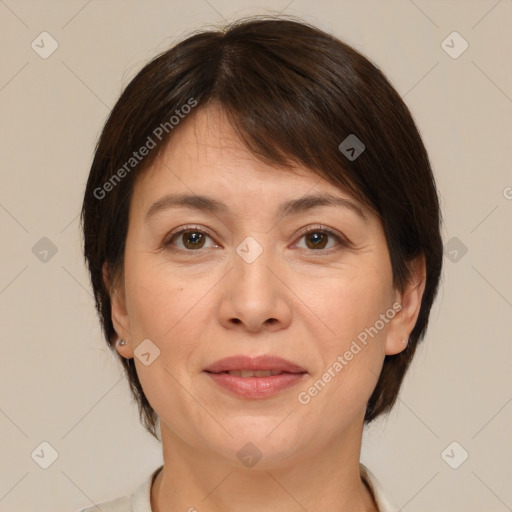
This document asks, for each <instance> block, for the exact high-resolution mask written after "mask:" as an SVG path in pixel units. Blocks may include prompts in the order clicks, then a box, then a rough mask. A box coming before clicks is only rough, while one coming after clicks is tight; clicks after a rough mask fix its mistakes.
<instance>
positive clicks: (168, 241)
mask: <svg viewBox="0 0 512 512" xmlns="http://www.w3.org/2000/svg"><path fill="white" fill-rule="evenodd" d="M183 233H201V234H204V235H207V236H209V237H210V238H211V239H213V237H212V235H210V234H209V233H208V232H207V231H205V230H204V229H202V228H200V227H199V226H183V227H181V228H180V229H179V230H178V231H173V232H172V233H170V234H169V235H168V236H167V237H166V238H165V240H164V243H163V247H164V248H168V249H169V248H170V249H171V250H174V251H179V252H187V253H194V252H200V251H201V249H181V248H171V246H172V241H173V240H174V239H175V238H178V237H179V235H182V234H183ZM311 233H322V234H325V235H328V236H331V237H332V238H334V239H335V240H336V242H337V243H338V245H339V246H341V247H349V246H350V242H349V241H348V240H347V239H345V238H344V237H342V236H340V235H338V234H337V233H336V232H334V231H332V230H331V229H329V228H326V227H324V226H321V225H318V226H314V227H312V228H306V229H305V230H303V231H301V232H300V233H299V240H300V239H301V238H303V237H304V236H306V235H309V234H311ZM305 250H306V251H307V252H309V253H321V254H320V255H324V254H331V253H332V252H335V251H337V250H339V247H331V248H330V249H325V250H323V249H305Z"/></svg>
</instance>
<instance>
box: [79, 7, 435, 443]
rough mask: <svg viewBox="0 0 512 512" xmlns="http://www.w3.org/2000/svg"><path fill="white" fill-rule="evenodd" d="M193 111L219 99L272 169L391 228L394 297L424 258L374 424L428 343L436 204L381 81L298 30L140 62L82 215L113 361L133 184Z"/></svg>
mask: <svg viewBox="0 0 512 512" xmlns="http://www.w3.org/2000/svg"><path fill="white" fill-rule="evenodd" d="M191 101H192V102H193V103H194V102H195V103H194V105H195V111H197V110H198V109H199V108H203V107H205V106H207V105H208V104H209V103H210V102H214V101H215V102H217V103H219V104H220V105H221V106H222V107H223V109H224V111H225V112H226V113H227V115H228V116H229V119H230V122H231V123H232V125H233V127H234V129H235V130H236V131H237V133H238V135H239V136H240V138H241V140H242V141H243V142H244V143H245V144H246V146H247V147H248V149H249V150H251V151H252V152H253V153H254V154H255V155H256V156H257V157H258V158H260V159H261V160H263V161H264V162H266V163H270V164H272V165H275V166H282V168H291V167H292V166H293V165H302V166H305V167H307V168H309V169H311V170H313V171H314V172H316V173H317V174H318V175H319V176H321V177H322V178H324V179H326V180H328V181H329V182H330V183H332V184H334V185H335V186H337V187H339V188H341V189H343V190H345V191H347V192H349V193H351V194H352V195H353V196H354V197H356V198H357V199H359V200H360V201H362V202H363V203H364V204H366V205H367V206H368V207H369V208H371V210H372V211H374V212H375V213H376V214H377V215H378V216H379V217H380V219H381V222H382V226H383V229H384V233H385V236H386V240H387V244H388V249H389V254H390V260H391V265H392V270H393V284H394V286H395V288H397V289H399V290H401V291H402V290H403V287H404V285H405V284H406V282H407V279H408V277H409V275H410V274H409V266H408V263H409V262H410V261H411V260H412V259H413V258H415V257H416V256H418V255H421V254H423V255H424V256H425V262H426V285H425V290H424V294H423V297H422V303H421V308H420V312H419V316H418V319H417V322H416V324H415V327H414V329H413V331H412V332H411V335H410V338H409V344H408V345H407V348H406V349H405V350H404V351H403V352H400V353H398V354H396V355H391V356H386V357H385V361H384V365H383V368H382V371H381V374H380V377H379V380H378V382H377V385H376V387H375V390H374V391H373V394H372V395H371V397H370V400H369V402H368V404H367V410H366V415H365V421H366V422H370V421H372V420H373V419H374V418H376V417H377V416H378V415H380V414H382V413H383V412H386V411H388V410H389V409H391V407H392V406H393V404H394V403H395V401H396V399H397V395H398V392H399V389H400V385H401V383H402V380H403V378H404V375H405V372H406V371H407V368H408V367H409V364H410V362H411V360H412V357H413V355H414V353H415V350H416V346H417V343H418V341H420V340H422V339H423V337H424V335H425V331H426V327H427V323H428V318H429V313H430V309H431V307H432V303H433V301H434V299H435V296H436V293H437V289H438V284H439V279H440V274H441V267H442V252H443V248H442V241H441V235H440V224H441V213H440V209H439V201H438V196H437V191H436V185H435V181H434V177H433V174H432V170H431V166H430V162H429V158H428V155H427V152H426V149H425V147H424V145H423V142H422V140H421V137H420V134H419V132H418V129H417V127H416V125H415V123H414V120H413V118H412V115H411V113H410V112H409V110H408V108H407V106H406V105H405V104H404V102H403V101H402V99H401V97H400V96H399V94H398V93H397V92H396V91H395V89H394V88H393V87H392V85H391V84H390V83H389V81H388V80H387V79H386V77H385V76H384V74H383V73H382V72H381V71H380V70H379V69H378V68H377V67H376V66H375V65H374V64H372V63H371V62H370V61H369V60H368V59H367V58H366V57H364V56H363V55H362V54H361V53H359V52H357V51H356V50H354V49H353V48H351V47H350V46H348V45H347V44H345V43H343V42H342V41H340V40H339V39H337V38H335V37H333V36H332V35H329V34H327V33H325V32H323V31H321V30H319V29H318V28H315V27H313V26H311V25H309V24H307V23H304V22H302V21H300V20H299V21H297V20H295V19H289V17H277V18H275V17H261V16H260V17H256V18H249V19H242V20H238V21H237V22H234V23H232V24H230V25H228V26H226V27H223V28H221V29H219V30H204V31H200V32H197V33H194V34H193V35H191V36H189V37H188V38H187V39H185V40H183V41H182V42H180V43H179V44H177V45H175V46H173V47H172V48H170V49H169V50H167V51H165V52H164V53H162V54H160V55H158V56H157V57H155V58H154V59H153V60H151V61H150V62H149V63H148V64H147V65H145V66H144V68H143V69H142V70H141V71H140V72H139V73H138V74H137V75H136V76H135V78H134V79H133V80H132V81H131V82H130V83H129V84H128V86H127V87H126V88H125V90H124V91H123V93H122V95H121V97H120V98H119V100H118V101H117V103H116V105H115V106H114V108H113V110H112V112H111V114H110V116H109V118H108V120H107V122H106V124H105V126H104V128H103V131H102V133H101V136H100V138H99V141H98V144H97V146H96V151H95V156H94V161H93V163H92V167H91V170H90V175H89V179H88V182H87V187H86V190H85V196H84V201H83V207H82V217H81V220H82V227H83V234H84V255H85V259H86V262H87V264H88V269H89V272H90V275H91V281H92V286H93V290H94V295H95V300H96V307H97V309H98V312H99V315H100V319H101V322H102V326H103V331H104V334H105V338H106V340H107V343H108V344H109V346H110V347H111V348H112V349H113V350H114V351H115V349H114V344H115V341H116V333H115V330H114V326H113V323H112V318H111V303H110V290H109V289H107V286H106V284H105V283H104V280H103V276H102V267H103V264H104V263H106V264H107V265H108V268H109V269H110V270H111V276H114V277H115V276H117V277H116V279H117V278H119V276H121V275H122V270H123V256H124V248H125V240H126V236H127V229H128V212H129V207H130V200H131V195H132V191H133V187H134V183H135V180H136V178H137V176H140V173H141V172H142V171H143V170H144V169H147V168H149V167H150V166H151V164H152V162H154V159H155V158H156V157H157V155H158V154H160V153H161V150H162V149H163V148H165V146H166V143H167V142H168V141H169V139H170V137H171V136H172V134H173V128H172V126H171V125H172V124H173V122H172V121H170V120H171V117H172V116H175V117H176V115H175V114H177V113H178V112H176V111H179V109H180V108H182V106H184V105H187V104H189V105H190V104H191ZM157 127H160V131H157V132H156V133H158V134H159V137H156V136H155V130H156V129H157ZM176 129H179V125H177V127H176V128H175V129H174V131H175V130H176ZM164 132H165V133H164ZM351 135H352V136H354V135H355V136H356V137H357V139H359V140H360V141H362V143H363V144H364V151H363V152H362V153H361V154H360V155H359V156H358V157H357V158H349V157H350V156H351V155H353V154H354V151H352V153H351V154H347V153H346V152H345V153H344V152H343V151H341V150H340V149H339V146H340V143H342V141H344V140H346V138H347V137H348V136H351ZM149 138H151V140H152V142H153V143H155V145H156V146H157V147H155V148H154V149H152V150H151V151H150V152H149V153H148V154H147V156H145V157H144V158H143V159H141V161H140V162H139V161H137V162H134V161H130V158H133V152H134V151H136V150H138V149H139V148H141V147H142V146H144V145H147V144H148V140H149ZM155 139H157V140H156V141H155ZM127 162H131V164H133V165H131V167H130V166H127V165H126V163H127ZM122 169H124V171H122ZM120 359H121V361H122V364H123V366H124V369H125V371H126V374H127V376H128V379H129V382H130V387H131V390H132V393H133V395H134V397H135V399H136V401H137V404H138V406H139V412H140V417H141V420H142V422H143V424H144V426H145V427H146V428H147V429H148V431H149V432H150V433H151V434H152V435H154V436H155V437H156V436H157V435H156V432H155V426H156V421H157V419H158V417H157V414H156V412H155V411H154V410H153V408H152V407H151V405H150V404H149V402H148V400H147V398H146V396H145V395H144V392H143V390H142V387H141V384H140V382H139V379H138V376H137V372H136V369H135V364H134V361H133V359H125V358H122V357H120Z"/></svg>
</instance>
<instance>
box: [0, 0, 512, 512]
mask: <svg viewBox="0 0 512 512" xmlns="http://www.w3.org/2000/svg"><path fill="white" fill-rule="evenodd" d="M279 12H283V13H285V14H289V15H295V16H298V17H300V18H302V19H304V20H306V21H308V22H311V23H313V24H315V25H317V26H318V27H319V28H322V29H324V30H326V31H328V32H331V33H333V34H334V35H336V36H338V37H340V38H341V39H343V40H344V41H346V42H348V43H349V44H351V45H353V46H354V47H355V48H356V49H358V50H359V51H361V52H363V53H364V54H365V55H366V56H367V57H369V58H370V59H371V60H372V61H373V62H374V63H375V64H377V65H378V66H379V67H380V68H381V69H382V70H383V71H384V73H385V74H386V76H387V77H388V78H389V79H390V81H391V83H392V84H393V85H394V87H395V88H396V89H397V91H398V92H399V93H400V94H401V96H402V97H403V98H404V100H405V101H406V103H407V105H408V106H409V107H410V109H411V112H412V113H413V116H414V118H415V120H416V122H417V124H418V126H419V129H420V132H421V134H422V137H423V139H424V142H425V145H426V147H427V149H428V151H429V154H430V158H431V162H432V165H433V168H434V172H435V175H436V179H437V183H438V186H439V190H440V195H441V202H442V209H443V215H444V224H443V239H444V242H445V244H446V245H445V258H444V271H443V278H442V283H441V287H440V292H439V295H438V298H437V300H436V303H435V305H434V308H433V310H432V314H431V321H430V326H429V330H428V333H427V336H426V338H425V340H424V342H423V343H422V345H421V347H420V348H419V351H418V354H417V356H416V359H415V360H414V362H413V365H412V366H411V368H410V371H409V373H408V374H407V377H406V380H405V382H404V386H403V388H402V392H401V394H400V397H399V400H398V402H397V405H396V407H395V409H394V410H393V411H392V412H391V414H390V415H389V416H388V417H387V418H385V419H382V420H379V421H377V422H376V423H375V424H373V425H372V426H371V427H370V428H369V429H368V430H366V431H365V434H364V440H363V442H364V444H363V450H362V461H363V462H364V463H365V464H366V465H367V466H368V467H369V468H370V469H371V470H372V471H373V472H374V473H375V475H376V476H377V478H378V479H379V480H380V482H381V484H382V485H383V487H384V489H385V492H386V494H387V495H388V496H389V498H390V499H391V500H392V501H393V502H394V503H396V506H397V510H398V509H402V510H404V511H405V512H431V511H432V510H442V511H445V512H446V511H453V512H455V511H464V512H477V511H478V512H483V511H485V512H492V511H496V512H501V511H506V510H512V486H511V485H510V483H511V481H512V456H511V455H512V441H511V439H512V436H510V432H512V386H511V383H512V373H511V371H510V364H511V362H512V339H511V338H512V337H511V331H512V272H511V268H510V262H511V261H512V258H511V255H512V229H511V220H512V172H511V161H512V150H511V145H512V144H511V142H512V138H511V132H512V130H511V127H512V116H511V114H512V71H511V65H510V64H511V61H510V55H511V54H512V37H511V32H510V27H511V26H512V2H511V1H510V0H501V1H496V0H481V1H476V0H473V1H448V0H444V1H441V0H415V1H412V0H395V1H362V0H361V1H315V2H311V1H305V0H291V1H290V0H282V1H281V0H273V1H270V0H269V1H252V0H240V1H236V2H235V1H234V0H188V1H187V2H178V1H165V2H164V1H155V0H152V1H133V0H131V1H123V2H121V1H101V0H92V1H87V0H80V1H75V0H72V1H69V0H68V1H44V2H43V1H22V0H19V1H18V0H0V20H1V21H0V23H1V26H0V52H1V56H2V57H1V66H0V108H1V139H0V147H1V153H0V154H1V165H0V172H1V188H0V227H1V234H2V245H1V265H0V308H1V359H0V383H1V388H0V433H1V436H0V511H3V512H7V511H9V512H28V511H36V510H37V511H41V510H51V511H53V512H73V511H74V510H76V509H77V508H79V507H83V506H90V505H92V503H93V502H99V501H102V500H106V499H112V498H114V497H117V496H120V495H122V494H125V493H128V492H130V491H131V490H133V489H134V487H135V486H136V485H138V483H139V482H141V481H142V480H143V479H145V478H146V477H147V476H148V475H149V472H150V471H152V470H153V469H155V468H156V467H157V466H159V465H160V464H161V462H162V456H161V447H160V445H159V443H158V442H157V441H156V440H154V439H153V438H151V437H150V436H149V434H147V433H146V432H145V431H144V429H143V428H142V427H141V426H140V424H139V422H138V414H137V409H136V406H135V404H134V402H133V401H132V399H131V396H130V394H129V392H128V385H127V383H126V381H125V379H124V377H123V374H122V372H121V366H120V364H119V363H118V362H117V361H116V359H115V358H114V356H113V355H112V354H111V353H110V352H109V350H108V349H107V347H106V344H105V342H104V340H103V338H102V335H101V331H100V326H99V322H98V319H97V316H96V313H95V309H94V302H93V298H92V295H91V287H90V284H89V282H88V275H87V273H86V269H85V266H84V263H83V259H82V254H81V235H80V232H79V219H78V213H79V210H80V206H81V201H82V196H83V192H84V187H85V182H86V179H87V176H88V172H89V167H90V164H91V161H92V155H93V151H94V146H95V143H96V141H97V138H98V136H99V133H100V130H101V128H102V126H103V123H104V122H105V120H106V117H107V115H108V113H109V111H110V109H111V108H112V106H113V105H114V103H115V102H116V100H117V99H118V97H119V94H120V92H121V90H122V89H123V88H124V87H125V86H126V85H127V84H128V82H129V80H130V79H131V78H132V77H133V76H134V75H135V73H136V72H137V71H138V70H140V69H141V67H143V65H144V64H145V63H146V62H147V61H148V60H149V59H150V58H151V57H153V56H154V55H155V54H157V53H159V52H161V51H163V50H165V49H167V48H168V47H169V46H171V45H173V44H174V43H176V42H177V41H179V40H181V39H183V38H184V37H186V35H187V34H188V33H189V32H190V31H193V30H196V29H200V28H206V27H207V26H212V25H219V24H223V23H225V22H226V21H232V20H234V19H236V18H239V17H241V16H246V15H251V14H277V13H279ZM43 32H46V34H42V33H43ZM454 32H456V34H454ZM41 34H42V35H41ZM41 41H43V42H41ZM56 45H58V46H56ZM466 45H467V48H466ZM55 48H56V49H55ZM54 49H55V51H53V53H51V54H50V55H49V53H50V52H51V51H52V50H54ZM41 443H48V444H41ZM38 454H39V456H38ZM42 454H44V457H43V455H42ZM466 457H467V458H466ZM43 459H44V460H43ZM52 459H55V460H53V463H52V464H51V465H49V467H48V468H47V469H44V468H43V467H41V465H45V464H47V463H49V462H52ZM464 459H465V460H464ZM290 510H291V509H290Z"/></svg>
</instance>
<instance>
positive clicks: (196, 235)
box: [181, 231, 205, 249]
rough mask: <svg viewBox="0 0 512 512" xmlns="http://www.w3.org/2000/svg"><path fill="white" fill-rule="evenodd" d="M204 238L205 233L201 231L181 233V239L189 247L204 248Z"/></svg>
mask: <svg viewBox="0 0 512 512" xmlns="http://www.w3.org/2000/svg"><path fill="white" fill-rule="evenodd" d="M204 239H205V234H204V233H200V232H199V231H184V232H183V233H182V234H181V240H182V242H183V245H184V246H185V247H186V248H187V249H202V247H203V245H204Z"/></svg>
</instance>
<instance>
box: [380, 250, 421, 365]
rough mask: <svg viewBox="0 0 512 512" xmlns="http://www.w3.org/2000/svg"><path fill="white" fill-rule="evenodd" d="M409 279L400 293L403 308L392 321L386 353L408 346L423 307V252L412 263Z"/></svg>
mask: <svg viewBox="0 0 512 512" xmlns="http://www.w3.org/2000/svg"><path fill="white" fill-rule="evenodd" d="M409 268H410V276H409V280H408V282H407V284H406V286H405V288H404V291H403V293H401V294H399V297H398V299H397V300H399V301H400V304H401V309H400V311H399V312H398V313H397V315H396V316H395V317H394V318H393V320H392V321H391V322H390V326H389V329H388V333H387V339H386V355H394V354H398V353H400V352H402V351H403V350H405V348H406V347H407V344H408V342H409V336H410V334H411V331H412V330H413V329H414V326H415V325H416V320H417V319H418V315H419V313H420V309H421V301H422V298H423V292H424V291H425V283H426V265H425V256H424V255H423V254H421V255H420V256H418V257H417V258H415V259H414V260H413V261H412V262H411V263H410V264H409Z"/></svg>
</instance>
